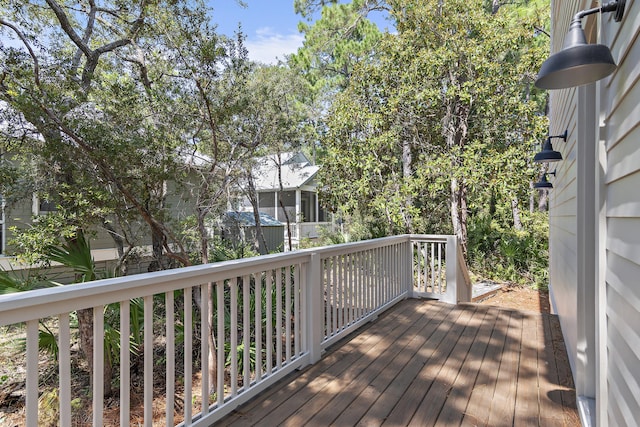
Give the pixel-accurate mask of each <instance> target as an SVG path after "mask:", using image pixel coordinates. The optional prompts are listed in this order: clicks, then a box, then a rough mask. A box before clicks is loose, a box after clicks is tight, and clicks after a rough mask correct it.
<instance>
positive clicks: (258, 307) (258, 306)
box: [253, 273, 262, 382]
mask: <svg viewBox="0 0 640 427" xmlns="http://www.w3.org/2000/svg"><path fill="white" fill-rule="evenodd" d="M253 282H254V283H255V295H256V297H255V299H256V302H255V304H254V307H255V325H254V330H255V335H256V338H255V339H256V367H255V369H256V372H255V375H256V382H259V381H260V380H262V273H254V274H253Z"/></svg>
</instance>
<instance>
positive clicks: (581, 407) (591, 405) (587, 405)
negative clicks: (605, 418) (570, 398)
mask: <svg viewBox="0 0 640 427" xmlns="http://www.w3.org/2000/svg"><path fill="white" fill-rule="evenodd" d="M578 414H580V422H581V423H582V425H583V426H584V427H592V426H596V425H597V424H596V401H595V400H594V399H592V398H590V397H584V396H578Z"/></svg>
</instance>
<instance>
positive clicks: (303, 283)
mask: <svg viewBox="0 0 640 427" xmlns="http://www.w3.org/2000/svg"><path fill="white" fill-rule="evenodd" d="M309 264H310V263H307V262H305V263H304V264H299V266H300V286H299V287H300V300H301V301H300V312H299V313H298V315H299V316H300V334H301V337H300V339H301V343H300V344H301V347H302V348H301V351H302V353H307V352H309V351H310V350H311V347H310V345H309V344H310V343H309V321H310V319H311V313H308V314H307V311H306V307H307V301H308V298H309V297H308V294H309V292H310V291H311V290H310V289H309V287H310V284H309V283H307V279H308V277H307V275H308V272H309V268H311V266H310V265H309ZM315 303H316V304H319V302H318V301H316V302H315Z"/></svg>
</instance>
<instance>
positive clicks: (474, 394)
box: [216, 300, 579, 426]
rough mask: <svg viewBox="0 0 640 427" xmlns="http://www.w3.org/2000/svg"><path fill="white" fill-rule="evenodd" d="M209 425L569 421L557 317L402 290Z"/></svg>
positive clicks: (571, 406)
mask: <svg viewBox="0 0 640 427" xmlns="http://www.w3.org/2000/svg"><path fill="white" fill-rule="evenodd" d="M216 425H222V426H250V425H283V426H287V425H289V426H300V425H307V426H326V425H335V426H353V425H360V426H379V425H393V426H403V425H416V426H430V425H442V426H455V425H492V426H513V425H515V426H519V425H561V426H578V425H579V418H578V415H577V411H576V408H575V391H574V389H573V384H572V383H571V375H570V370H569V367H568V362H567V358H566V352H564V345H563V343H562V336H561V335H560V334H559V328H558V323H557V318H556V317H555V316H551V315H545V314H538V313H530V312H521V311H515V310H510V309H502V308H498V307H489V306H483V305H476V304H463V305H456V306H452V305H447V304H444V303H439V302H434V301H425V300H407V301H404V302H402V303H400V304H398V305H397V306H396V307H394V308H393V309H391V310H389V311H388V312H387V313H385V314H383V315H382V316H380V318H379V319H378V320H376V321H375V322H373V323H370V324H369V325H367V326H366V327H364V328H362V329H361V330H359V331H357V332H356V333H354V334H352V335H350V336H349V337H347V338H345V339H344V340H342V341H341V342H339V343H337V344H335V345H334V346H332V348H330V349H329V350H328V352H327V354H326V355H325V357H324V358H323V359H322V360H320V361H319V362H318V363H317V364H315V365H313V366H310V367H307V368H305V369H304V370H303V371H301V372H296V373H294V374H291V375H289V376H288V377H286V378H285V379H283V380H282V381H280V382H279V383H277V384H276V385H274V386H272V387H271V388H270V389H268V390H267V391H265V392H264V393H263V394H262V395H261V396H259V397H258V398H256V399H254V400H253V401H251V402H249V403H247V404H245V405H243V406H242V407H240V408H238V409H237V410H236V411H234V412H233V413H232V414H230V415H229V416H227V417H226V418H225V419H223V420H221V422H219V423H216Z"/></svg>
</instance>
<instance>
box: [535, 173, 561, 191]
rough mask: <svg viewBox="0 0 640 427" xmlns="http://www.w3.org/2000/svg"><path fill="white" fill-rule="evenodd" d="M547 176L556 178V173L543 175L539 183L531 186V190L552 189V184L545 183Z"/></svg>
mask: <svg viewBox="0 0 640 427" xmlns="http://www.w3.org/2000/svg"><path fill="white" fill-rule="evenodd" d="M547 175H553V176H556V171H553V172H545V173H543V174H542V176H541V177H540V181H538V182H536V183H535V184H533V188H553V184H552V183H550V182H549V181H547Z"/></svg>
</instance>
